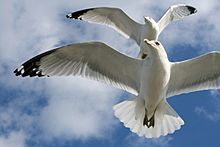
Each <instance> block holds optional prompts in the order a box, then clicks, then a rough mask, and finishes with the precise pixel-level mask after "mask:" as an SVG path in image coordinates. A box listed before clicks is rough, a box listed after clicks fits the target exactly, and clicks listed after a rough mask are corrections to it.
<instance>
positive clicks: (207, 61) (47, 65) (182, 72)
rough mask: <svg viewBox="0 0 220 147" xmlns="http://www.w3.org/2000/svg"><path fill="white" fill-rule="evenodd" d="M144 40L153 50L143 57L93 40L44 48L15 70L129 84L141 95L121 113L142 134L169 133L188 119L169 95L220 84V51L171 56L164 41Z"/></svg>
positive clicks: (123, 105)
mask: <svg viewBox="0 0 220 147" xmlns="http://www.w3.org/2000/svg"><path fill="white" fill-rule="evenodd" d="M144 42H145V44H146V46H147V52H148V56H147V57H146V58H145V59H143V60H142V59H136V58H131V57H129V56H126V55H124V54H122V53H120V52H117V51H116V50H114V49H112V48H111V47H109V46H108V45H106V44H104V43H101V42H87V43H78V44H71V45H67V46H63V47H60V48H56V49H53V50H50V51H47V52H45V53H42V54H39V55H37V56H35V57H33V58H31V59H30V60H28V61H26V62H25V63H23V64H22V65H21V66H20V67H18V68H17V69H16V70H15V71H14V73H15V74H16V75H17V76H22V77H25V76H30V77H34V76H39V77H41V76H68V75H73V76H76V75H78V76H82V77H85V78H89V79H92V80H97V81H100V82H104V83H106V84H110V85H112V86H115V87H118V88H120V89H123V90H125V91H127V92H130V93H132V94H134V95H135V96H134V98H133V99H131V100H125V101H123V102H120V103H119V104H116V105H115V106H114V107H113V109H114V111H115V116H116V117H117V118H119V120H120V121H121V122H123V124H124V125H125V126H126V127H128V128H130V130H131V131H132V132H134V133H136V134H138V135H139V136H144V137H146V138H153V137H154V138H155V137H160V136H165V135H167V134H170V133H173V132H175V131H176V130H178V129H180V128H181V126H182V125H183V124H184V121H183V120H182V119H181V118H180V116H179V115H178V114H177V113H176V112H175V110H173V108H172V107H171V106H170V105H169V104H168V102H167V100H166V98H167V97H170V96H174V95H178V94H182V93H188V92H193V91H199V90H207V89H217V88H219V87H220V52H210V53H208V54H205V55H202V56H199V57H197V58H193V59H189V60H185V61H182V62H169V60H168V58H167V54H166V52H165V49H164V48H163V46H162V44H161V43H160V42H159V41H156V40H152V41H149V40H147V39H145V40H144ZM97 103H98V102H97Z"/></svg>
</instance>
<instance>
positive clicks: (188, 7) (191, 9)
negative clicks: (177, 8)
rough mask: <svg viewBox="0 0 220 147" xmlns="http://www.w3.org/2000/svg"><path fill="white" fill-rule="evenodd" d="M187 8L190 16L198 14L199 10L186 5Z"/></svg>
mask: <svg viewBox="0 0 220 147" xmlns="http://www.w3.org/2000/svg"><path fill="white" fill-rule="evenodd" d="M186 7H187V9H188V10H189V12H190V14H195V13H196V12H197V9H196V8H194V7H193V6H189V5H186Z"/></svg>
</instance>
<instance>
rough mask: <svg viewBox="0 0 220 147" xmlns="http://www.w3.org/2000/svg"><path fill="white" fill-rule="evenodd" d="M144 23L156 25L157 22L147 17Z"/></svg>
mask: <svg viewBox="0 0 220 147" xmlns="http://www.w3.org/2000/svg"><path fill="white" fill-rule="evenodd" d="M144 21H145V23H147V24H149V23H150V24H156V22H155V20H154V19H153V18H151V17H149V16H145V17H144Z"/></svg>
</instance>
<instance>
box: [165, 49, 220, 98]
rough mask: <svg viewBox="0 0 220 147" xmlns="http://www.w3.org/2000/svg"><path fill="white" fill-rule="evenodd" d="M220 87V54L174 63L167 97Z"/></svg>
mask: <svg viewBox="0 0 220 147" xmlns="http://www.w3.org/2000/svg"><path fill="white" fill-rule="evenodd" d="M219 87H220V52H211V53H208V54H205V55H202V56H199V57H197V58H194V59H190V60H186V61H183V62H176V63H172V66H171V78H170V82H169V87H168V91H167V96H168V97H169V96H174V95H178V94H182V93H189V92H193V91H200V90H208V89H217V88H219Z"/></svg>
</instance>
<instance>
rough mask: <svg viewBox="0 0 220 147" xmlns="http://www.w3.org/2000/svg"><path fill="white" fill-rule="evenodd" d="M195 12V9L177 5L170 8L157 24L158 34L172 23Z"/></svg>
mask: <svg viewBox="0 0 220 147" xmlns="http://www.w3.org/2000/svg"><path fill="white" fill-rule="evenodd" d="M196 12H197V10H196V8H194V7H192V6H188V5H183V4H179V5H173V6H170V7H169V8H168V9H167V11H166V12H165V13H164V15H163V16H162V17H161V18H160V20H159V21H158V23H157V24H158V26H159V32H161V31H163V29H164V28H165V27H166V26H167V25H168V24H169V23H171V22H172V21H175V20H180V19H182V18H184V17H185V16H189V15H191V14H194V13H196Z"/></svg>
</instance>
